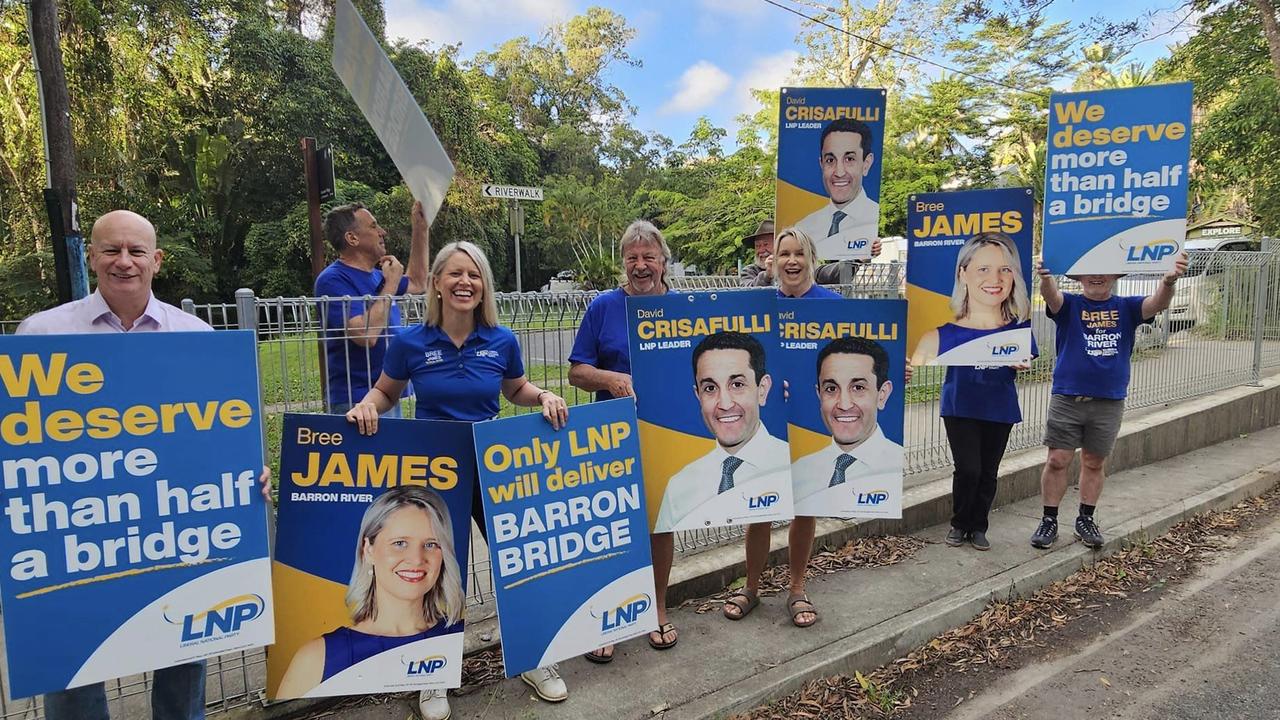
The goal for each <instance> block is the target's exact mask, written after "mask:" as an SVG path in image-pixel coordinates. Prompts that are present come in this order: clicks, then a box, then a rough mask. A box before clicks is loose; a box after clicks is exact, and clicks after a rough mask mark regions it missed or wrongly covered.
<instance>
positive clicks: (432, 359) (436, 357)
mask: <svg viewBox="0 0 1280 720" xmlns="http://www.w3.org/2000/svg"><path fill="white" fill-rule="evenodd" d="M424 359H425V360H426V363H427V364H428V365H436V364H438V363H442V362H444V352H443V351H441V350H428V351H427V354H426V356H425V358H424Z"/></svg>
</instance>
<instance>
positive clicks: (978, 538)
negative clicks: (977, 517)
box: [969, 530, 991, 550]
mask: <svg viewBox="0 0 1280 720" xmlns="http://www.w3.org/2000/svg"><path fill="white" fill-rule="evenodd" d="M969 542H971V543H973V548H974V549H975V550H990V549H991V543H990V542H988V541H987V534H986V533H984V532H982V531H981V530H974V531H973V532H971V533H969Z"/></svg>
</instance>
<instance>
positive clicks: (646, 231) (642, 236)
mask: <svg viewBox="0 0 1280 720" xmlns="http://www.w3.org/2000/svg"><path fill="white" fill-rule="evenodd" d="M645 244H651V245H657V246H658V249H659V250H661V251H662V275H661V276H660V277H659V278H658V282H660V283H662V285H663V286H666V285H667V265H669V264H671V248H670V247H668V246H667V240H666V238H664V237H662V231H661V230H659V229H658V228H657V227H656V226H654V224H653V223H651V222H649V221H648V220H633V221H632V222H631V224H630V225H628V226H627V229H626V230H623V231H622V239H621V240H619V241H618V252H619V253H620V254H622V255H623V256H624V257H625V256H626V254H627V248H629V247H631V246H632V245H645Z"/></svg>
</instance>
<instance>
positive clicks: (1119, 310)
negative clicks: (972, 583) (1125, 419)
mask: <svg viewBox="0 0 1280 720" xmlns="http://www.w3.org/2000/svg"><path fill="white" fill-rule="evenodd" d="M1186 271H1187V254H1186V253H1182V254H1181V255H1180V256H1179V257H1178V259H1177V262H1176V263H1175V264H1174V268H1173V269H1172V270H1170V271H1169V272H1167V273H1165V275H1164V277H1163V278H1161V280H1160V283H1159V284H1158V285H1157V286H1156V291H1155V292H1153V293H1152V294H1150V295H1148V296H1146V297H1141V296H1134V297H1119V296H1116V295H1113V294H1112V292H1111V291H1112V290H1113V289H1114V288H1115V284H1116V280H1117V279H1118V278H1119V277H1120V276H1119V275H1073V276H1069V277H1071V278H1072V279H1073V280H1078V281H1079V282H1080V286H1081V292H1080V293H1079V294H1075V293H1064V292H1062V291H1061V290H1059V289H1058V284H1057V282H1055V281H1054V279H1053V275H1052V274H1051V273H1050V271H1049V269H1048V268H1046V267H1044V266H1043V265H1042V264H1041V263H1039V262H1037V263H1036V274H1037V275H1039V276H1040V294H1041V295H1042V296H1044V304H1045V310H1046V314H1047V315H1048V316H1049V318H1050V319H1052V320H1053V322H1054V324H1055V325H1056V334H1055V337H1054V345H1055V348H1056V350H1057V356H1058V357H1057V362H1056V363H1055V364H1054V368H1053V389H1052V390H1051V391H1050V392H1051V395H1050V399H1049V412H1048V413H1047V414H1046V419H1045V432H1044V444H1045V446H1046V447H1047V448H1048V450H1049V454H1048V458H1047V459H1046V460H1045V464H1044V470H1043V472H1042V473H1041V476H1040V493H1041V501H1042V502H1043V503H1044V517H1043V518H1042V519H1041V520H1040V525H1039V527H1037V528H1036V531H1035V533H1034V534H1033V535H1032V536H1031V545H1032V546H1033V547H1037V548H1040V549H1045V548H1048V547H1049V546H1051V545H1053V543H1054V541H1055V540H1057V539H1058V505H1059V504H1060V503H1061V502H1062V497H1063V495H1065V494H1066V492H1067V480H1068V478H1067V470H1068V468H1069V467H1070V465H1071V459H1072V457H1073V456H1074V455H1075V453H1076V448H1080V513H1079V515H1078V516H1077V517H1076V523H1075V528H1074V529H1075V536H1076V537H1077V538H1079V539H1080V542H1081V543H1083V544H1084V545H1086V546H1088V547H1091V548H1094V549H1098V548H1101V547H1102V545H1103V537H1102V532H1101V531H1100V530H1099V529H1098V524H1097V522H1096V521H1095V520H1094V517H1093V513H1094V509H1095V508H1096V507H1097V505H1098V498H1100V497H1101V496H1102V484H1103V481H1104V480H1105V468H1106V462H1107V456H1108V455H1110V454H1111V450H1112V448H1113V447H1114V446H1115V442H1116V436H1117V435H1118V434H1119V432H1120V420H1121V417H1122V416H1123V414H1124V398H1125V395H1127V394H1128V390H1129V355H1130V354H1131V353H1132V352H1133V341H1134V335H1135V331H1136V330H1137V328H1138V326H1139V325H1141V324H1143V323H1147V322H1151V320H1152V319H1154V318H1155V316H1156V315H1157V314H1159V313H1160V312H1161V311H1163V310H1164V309H1165V308H1167V307H1169V302H1170V301H1171V300H1173V288H1174V286H1175V285H1176V284H1177V282H1178V278H1180V277H1182V274H1183V273H1185V272H1186Z"/></svg>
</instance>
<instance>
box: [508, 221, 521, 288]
mask: <svg viewBox="0 0 1280 720" xmlns="http://www.w3.org/2000/svg"><path fill="white" fill-rule="evenodd" d="M510 203H511V235H512V236H513V237H514V238H515V241H516V292H524V280H523V279H522V278H521V274H520V232H521V230H522V229H523V228H521V227H520V225H521V223H520V221H519V215H520V201H519V200H511V201H510Z"/></svg>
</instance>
